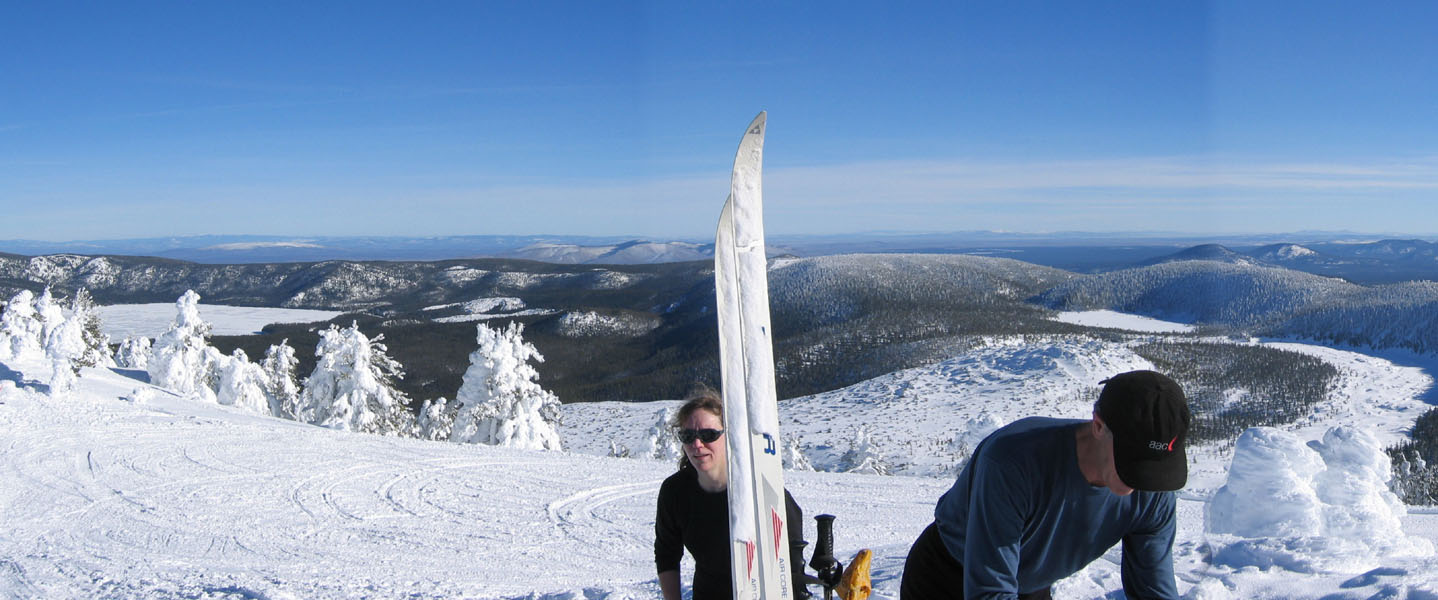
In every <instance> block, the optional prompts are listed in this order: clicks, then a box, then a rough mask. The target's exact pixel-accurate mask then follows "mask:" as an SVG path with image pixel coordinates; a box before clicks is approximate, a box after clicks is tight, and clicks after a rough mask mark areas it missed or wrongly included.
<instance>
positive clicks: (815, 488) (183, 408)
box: [0, 340, 1438, 599]
mask: <svg viewBox="0 0 1438 600" xmlns="http://www.w3.org/2000/svg"><path fill="white" fill-rule="evenodd" d="M1333 360H1336V361H1344V362H1345V363H1346V364H1344V365H1342V367H1341V368H1342V369H1344V373H1345V377H1346V378H1347V379H1345V381H1346V382H1351V383H1353V385H1352V386H1351V387H1342V388H1341V389H1342V390H1348V391H1344V392H1341V393H1340V396H1338V397H1336V398H1335V401H1334V404H1333V406H1331V407H1329V408H1330V409H1331V410H1326V411H1324V412H1321V413H1320V414H1319V417H1317V418H1316V419H1315V420H1314V421H1312V422H1308V423H1305V424H1303V425H1302V426H1301V427H1299V428H1296V429H1297V431H1299V433H1300V434H1301V435H1308V433H1309V432H1313V431H1319V433H1320V435H1321V430H1322V429H1324V422H1325V421H1327V422H1328V424H1338V423H1339V422H1344V423H1348V424H1356V425H1359V426H1363V425H1365V424H1368V423H1372V424H1373V425H1374V426H1373V427H1372V429H1373V430H1374V433H1375V434H1379V435H1384V436H1390V435H1393V434H1392V433H1391V432H1387V431H1381V430H1386V429H1388V428H1390V427H1392V425H1391V421H1388V420H1385V419H1383V418H1380V417H1384V416H1385V415H1391V414H1392V413H1393V412H1394V410H1399V411H1406V410H1409V409H1410V405H1411V404H1412V403H1414V402H1417V400H1416V398H1417V397H1419V395H1421V394H1423V393H1425V390H1426V388H1427V386H1429V385H1431V378H1428V377H1427V376H1426V375H1424V374H1422V373H1421V372H1419V373H1417V374H1416V375H1414V374H1413V370H1412V369H1410V368H1408V367H1399V366H1396V365H1393V364H1392V363H1389V362H1388V361H1384V360H1380V359H1371V358H1368V357H1359V356H1358V355H1351V353H1335V354H1334V355H1333ZM1131 366H1141V365H1139V364H1138V363H1137V362H1135V358H1134V357H1133V356H1132V355H1131V354H1126V351H1125V350H1124V349H1123V348H1121V347H1114V346H1105V345H1085V344H1076V345H1073V346H1065V345H1063V344H1050V345H1032V346H1026V345H1022V344H1016V343H1012V342H1009V341H1004V340H996V341H995V343H994V344H992V345H991V346H990V347H989V348H987V349H985V350H982V351H980V352H977V353H974V354H973V355H970V356H965V357H960V358H955V359H953V360H950V361H946V362H945V363H941V364H940V365H936V366H934V367H931V368H927V369H915V370H911V371H905V372H901V373H896V374H893V375H890V376H886V377H883V378H879V379H876V380H873V381H869V382H865V383H862V384H859V385H857V386H854V387H852V388H849V389H847V390H841V391H837V392H831V393H829V394H824V395H819V396H813V397H809V398H803V399H798V400H794V401H790V402H786V403H785V406H784V407H783V408H782V409H781V414H784V415H785V419H786V421H785V423H784V426H785V427H788V428H789V429H787V430H786V431H788V432H792V433H797V434H800V438H799V439H801V440H802V441H803V444H805V445H809V446H814V447H812V448H808V450H810V451H813V450H816V449H817V446H821V445H825V446H828V447H830V448H834V449H837V450H842V449H843V448H841V447H840V446H842V445H843V444H845V443H846V442H847V440H848V439H850V438H851V437H852V436H853V431H854V428H855V427H857V425H858V423H868V425H869V430H870V431H871V433H872V436H873V437H874V438H875V439H876V440H877V441H878V446H879V447H880V449H881V450H882V449H883V448H886V447H887V448H910V449H912V450H911V451H912V452H914V453H915V454H916V455H921V454H923V453H924V452H926V451H927V450H926V448H927V447H929V446H931V445H933V444H937V443H938V442H939V440H940V439H941V438H943V437H945V436H953V437H955V438H957V437H961V436H962V435H963V434H964V433H966V432H965V431H964V428H965V427H967V426H968V424H969V423H971V422H973V423H976V425H982V424H983V423H982V422H981V421H982V420H981V419H973V418H972V417H973V416H975V415H978V414H980V413H988V414H990V415H995V416H996V418H997V419H999V420H1002V421H1004V422H1007V421H1010V420H1012V419H1014V418H1017V417H1019V416H1023V415H1026V414H1057V415H1059V416H1081V415H1079V414H1076V413H1081V412H1082V409H1083V406H1082V405H1081V403H1076V402H1075V400H1074V399H1073V398H1072V396H1073V395H1074V394H1075V393H1076V391H1077V390H1080V389H1082V388H1083V387H1085V386H1089V385H1092V384H1093V383H1094V382H1093V381H1091V379H1092V378H1093V377H1095V376H1098V375H1099V374H1101V373H1102V374H1109V373H1107V371H1110V370H1113V369H1117V368H1128V367H1131ZM48 375H49V367H48V365H25V364H20V365H6V366H5V367H4V368H0V484H3V485H0V598H32V597H43V598H275V599H278V598H397V597H404V598H530V597H533V598H573V599H579V598H585V599H592V598H609V599H622V598H654V597H657V596H658V590H657V586H656V585H655V582H654V566H653V556H652V550H651V543H652V532H653V514H654V498H655V494H656V492H657V489H658V485H659V482H660V481H661V480H662V479H663V478H664V477H665V476H667V475H668V474H669V473H670V472H672V470H673V463H672V462H667V461H653V460H643V459H632V458H630V459H616V458H605V457H601V456H591V455H586V454H583V452H591V451H593V452H597V453H603V452H607V450H608V447H609V446H608V438H610V437H611V436H612V437H613V438H615V439H619V440H622V441H626V442H625V443H626V444H627V445H629V446H630V447H638V446H639V445H640V443H641V439H642V438H643V437H644V435H645V432H646V431H647V429H648V427H650V426H651V425H653V424H654V421H655V420H656V416H657V415H656V413H657V412H658V411H659V410H660V409H662V408H663V406H662V405H659V404H649V405H630V406H628V407H616V406H615V405H569V406H566V408H565V410H566V414H565V420H566V427H565V430H564V435H565V442H566V445H567V447H569V448H571V450H572V451H571V452H537V451H515V450H505V449H502V448H494V447H487V446H462V445H455V444H448V443H435V442H423V441H418V440H407V439H395V438H384V437H377V436H371V435H362V434H347V433H340V432H333V431H329V430H325V429H320V428H317V427H311V426H306V425H300V424H297V423H293V422H288V421H282V420H277V419H271V418H266V417H256V416H252V415H247V414H243V413H240V412H238V411H234V410H231V409H228V408H225V407H220V406H217V405H208V404H201V403H197V402H195V401H193V400H189V399H184V398H179V397H176V396H174V395H172V394H169V393H167V392H164V391H161V390H157V389H154V388H151V387H149V386H148V385H146V384H144V383H141V382H140V381H138V380H137V378H142V377H143V376H142V375H141V374H138V373H133V372H115V371H110V370H97V369H87V370H85V371H84V372H83V374H82V376H81V378H80V379H79V385H78V388H77V389H76V390H75V391H74V392H73V393H71V394H69V395H67V396H64V397H50V396H48V395H47V394H46V393H45V392H46V391H47V387H46V386H45V385H44V384H43V382H44V381H46V380H47V378H48ZM5 381H9V382H11V383H4V382H5ZM1364 381H1368V382H1389V383H1387V384H1385V385H1388V386H1389V387H1386V388H1383V389H1381V390H1377V391H1374V392H1373V393H1375V394H1381V395H1382V397H1373V398H1370V397H1367V396H1359V394H1365V393H1368V390H1372V389H1374V388H1372V386H1367V387H1365V386H1363V385H1361V383H1362V382H1364ZM1393 382H1403V383H1402V384H1401V385H1395V384H1394V383H1393ZM1030 400H1036V401H1039V402H1038V404H1034V403H1033V402H1030ZM1376 400H1382V402H1375V401H1376ZM1350 409H1351V410H1350ZM913 411H920V412H918V413H914V412H913ZM906 415H908V416H906ZM825 417H827V418H828V419H829V420H828V421H824V420H823V419H824V418H825ZM796 418H797V419H798V420H797V421H796V420H793V419H796ZM1330 418H1331V419H1332V420H1331V421H1330V420H1329V419H1330ZM1355 419H1357V420H1358V421H1357V422H1355ZM1365 419H1371V421H1369V420H1365ZM799 422H803V423H805V424H804V425H802V426H801V425H799V424H798V423H799ZM601 432H603V433H601ZM1305 439H1312V436H1309V437H1307V438H1305ZM596 442H598V443H603V447H602V449H600V448H599V447H597V446H593V444H595V443H596ZM890 444H892V445H890ZM814 455H815V457H816V458H818V459H820V460H818V461H816V462H822V460H824V459H825V458H824V457H825V456H830V455H826V454H824V453H822V452H814ZM1193 456H1194V460H1195V461H1196V462H1195V465H1194V467H1195V477H1194V480H1193V484H1194V485H1192V486H1190V489H1189V490H1187V491H1186V492H1185V493H1184V494H1183V495H1182V496H1181V501H1180V505H1179V506H1180V508H1179V523H1180V529H1179V532H1178V542H1177V544H1176V546H1175V555H1176V567H1177V571H1178V574H1179V588H1180V590H1181V591H1183V592H1185V593H1186V594H1188V595H1189V596H1190V597H1193V598H1201V599H1215V598H1319V597H1327V598H1369V597H1389V598H1405V597H1406V598H1410V599H1412V598H1438V575H1435V573H1438V560H1435V559H1434V558H1432V557H1421V556H1420V557H1397V558H1384V559H1382V560H1381V561H1379V562H1378V563H1377V565H1376V566H1375V565H1374V564H1373V562H1372V561H1371V560H1363V561H1355V563H1354V565H1355V567H1354V568H1356V569H1361V570H1359V571H1356V572H1353V571H1346V570H1343V569H1338V570H1328V571H1322V572H1313V573H1296V572H1291V571H1286V570H1283V569H1281V568H1266V569H1265V568H1259V567H1257V566H1247V567H1244V566H1240V567H1239V568H1234V567H1232V566H1214V565H1211V564H1209V563H1208V562H1206V558H1207V554H1206V553H1207V552H1208V548H1207V547H1206V546H1205V543H1206V542H1208V541H1209V540H1208V536H1206V535H1205V534H1204V529H1203V518H1204V517H1203V513H1204V509H1205V506H1206V502H1207V500H1208V499H1209V498H1210V497H1211V495H1212V493H1213V491H1214V490H1215V489H1216V488H1217V486H1219V485H1221V484H1222V483H1223V474H1224V472H1225V471H1226V468H1227V464H1226V462H1223V461H1224V460H1225V459H1224V458H1223V457H1222V456H1221V455H1217V454H1215V453H1209V452H1203V451H1199V452H1195V453H1194V454H1193ZM910 462H913V463H914V464H915V466H914V468H915V469H916V470H918V471H923V470H929V469H933V470H940V467H941V465H940V464H939V463H938V462H937V461H935V462H926V461H922V460H917V458H916V459H915V460H912V461H910ZM786 481H787V482H788V485H789V488H790V490H791V492H792V493H793V495H794V496H795V498H796V499H797V500H798V502H799V503H800V504H801V505H802V506H803V507H804V509H805V512H806V519H805V520H806V523H805V527H806V537H807V538H808V539H810V540H812V539H813V535H814V532H813V524H812V523H813V522H812V518H811V517H812V516H813V515H815V514H818V513H821V512H828V513H832V514H835V515H838V525H837V532H838V540H837V544H836V550H837V551H838V553H839V554H844V555H845V556H844V558H847V555H848V554H850V553H852V552H853V551H855V550H857V549H858V548H859V547H861V546H865V547H870V548H873V549H874V551H875V554H876V556H875V563H874V577H875V597H876V598H896V597H897V590H898V583H899V577H900V575H901V572H902V566H903V560H904V556H905V553H906V552H907V550H908V546H909V544H910V543H912V541H913V539H914V537H915V536H916V535H917V534H918V532H919V531H920V530H921V529H922V528H923V527H924V526H925V525H927V523H928V522H929V520H930V519H931V515H932V510H933V505H934V502H935V500H936V499H937V498H938V496H939V495H940V494H942V493H943V491H944V490H946V489H947V488H948V486H949V484H950V483H951V482H952V478H951V476H950V475H948V474H938V476H935V477H903V476H893V477H886V476H876V475H863V474H838V473H810V472H791V473H788V474H786ZM1404 525H1405V530H1406V531H1407V532H1408V533H1410V534H1420V535H1422V536H1424V537H1427V538H1429V539H1433V538H1435V537H1438V533H1435V532H1438V515H1435V514H1430V513H1419V514H1410V515H1409V516H1408V517H1407V518H1406V521H1405V523H1404ZM1117 558H1118V553H1117V551H1114V552H1110V553H1109V555H1108V556H1107V557H1106V558H1105V559H1104V560H1100V561H1097V562H1096V563H1094V564H1093V565H1092V566H1090V568H1088V569H1086V570H1085V571H1084V572H1081V573H1080V574H1078V575H1076V576H1074V577H1072V578H1070V579H1068V580H1065V581H1064V582H1061V584H1060V585H1059V586H1058V588H1057V589H1056V590H1055V591H1056V596H1058V597H1073V598H1097V597H1113V596H1111V593H1112V592H1114V591H1115V590H1118V589H1119V588H1120V586H1121V584H1120V581H1119V571H1118V567H1117ZM685 564H686V567H685V568H686V571H687V569H688V568H689V566H688V559H686V561H685ZM688 579H689V574H688V573H687V572H686V573H685V574H684V580H685V581H688Z"/></svg>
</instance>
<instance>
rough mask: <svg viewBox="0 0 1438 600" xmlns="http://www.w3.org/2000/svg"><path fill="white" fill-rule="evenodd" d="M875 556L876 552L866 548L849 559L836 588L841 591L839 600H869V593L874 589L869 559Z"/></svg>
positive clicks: (835, 589)
mask: <svg viewBox="0 0 1438 600" xmlns="http://www.w3.org/2000/svg"><path fill="white" fill-rule="evenodd" d="M873 558H874V553H873V552H870V551H869V550H868V549H867V548H865V549H863V550H860V551H859V553H858V554H855V555H854V559H853V560H851V561H849V566H848V567H846V568H845V569H844V574H843V576H841V577H839V585H838V586H837V587H835V588H834V591H836V592H838V593H839V600H868V598H869V594H870V593H872V592H873V591H874V586H873V583H872V582H870V581H869V561H870V560H872V559H873Z"/></svg>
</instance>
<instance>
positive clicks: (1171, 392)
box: [1098, 371, 1189, 492]
mask: <svg viewBox="0 0 1438 600" xmlns="http://www.w3.org/2000/svg"><path fill="white" fill-rule="evenodd" d="M1099 383H1101V384H1103V391H1102V392H1101V393H1099V396H1098V416H1099V418H1100V419H1103V422H1104V423H1105V424H1106V425H1107V426H1108V428H1109V430H1110V431H1112V432H1113V464H1114V468H1115V469H1116V470H1117V471H1118V477H1119V479H1122V480H1123V483H1124V485H1127V486H1129V487H1131V488H1133V489H1136V490H1144V491H1150V492H1170V491H1173V490H1177V489H1180V488H1182V487H1183V485H1184V484H1185V483H1187V482H1188V455H1187V454H1186V453H1185V452H1184V449H1183V447H1184V442H1185V441H1187V439H1188V422H1189V414H1188V399H1187V398H1186V397H1184V395H1183V389H1182V388H1180V387H1179V386H1178V384H1177V383H1175V382H1174V381H1173V380H1172V379H1169V378H1168V377H1166V376H1164V375H1163V374H1161V373H1156V372H1154V371H1129V372H1128V373H1121V374H1119V375H1115V376H1113V377H1110V378H1108V379H1105V380H1103V381H1100V382H1099Z"/></svg>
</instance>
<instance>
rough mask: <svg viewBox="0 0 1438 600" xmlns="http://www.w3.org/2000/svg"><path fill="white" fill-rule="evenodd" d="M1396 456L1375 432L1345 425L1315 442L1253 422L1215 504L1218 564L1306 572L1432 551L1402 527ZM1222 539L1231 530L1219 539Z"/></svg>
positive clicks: (1211, 523) (1211, 513)
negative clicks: (1392, 486) (1393, 486)
mask: <svg viewBox="0 0 1438 600" xmlns="http://www.w3.org/2000/svg"><path fill="white" fill-rule="evenodd" d="M1390 469H1391V465H1390V464H1389V458H1388V456H1387V455H1386V454H1385V453H1384V452H1383V450H1382V449H1381V448H1380V447H1379V445H1378V442H1377V441H1376V440H1374V438H1373V437H1372V436H1371V435H1369V434H1368V433H1366V432H1364V431H1362V430H1360V429H1356V428H1352V427H1348V426H1339V427H1334V428H1332V429H1329V430H1328V432H1327V433H1325V434H1324V436H1323V439H1322V440H1321V441H1312V442H1309V443H1307V444H1304V443H1303V442H1301V441H1300V440H1299V439H1298V438H1297V437H1296V436H1294V435H1293V434H1291V433H1288V432H1285V431H1281V430H1278V429H1274V428H1270V427H1254V428H1250V429H1249V430H1247V431H1245V432H1244V433H1243V435H1241V436H1239V438H1238V441H1237V442H1236V443H1235V445H1234V454H1233V464H1232V466H1231V467H1230V468H1229V472H1228V482H1227V483H1226V484H1225V485H1224V486H1223V487H1221V488H1219V490H1218V492H1217V493H1215V494H1214V497H1213V500H1212V501H1210V502H1209V504H1208V514H1207V525H1206V528H1207V530H1208V532H1209V534H1211V535H1213V536H1215V538H1216V539H1214V540H1213V541H1215V542H1228V543H1215V547H1216V548H1217V552H1216V553H1215V555H1214V559H1215V562H1217V563H1219V564H1223V565H1227V566H1230V567H1234V568H1243V567H1249V566H1256V567H1259V568H1269V567H1275V566H1276V567H1280V568H1284V569H1288V570H1292V571H1299V572H1322V571H1337V572H1348V571H1362V570H1366V569H1369V568H1372V565H1373V564H1375V559H1377V558H1378V557H1384V556H1394V555H1419V556H1426V555H1431V554H1432V553H1433V545H1432V543H1431V542H1428V541H1427V540H1424V539H1421V538H1409V537H1407V536H1406V535H1405V534H1404V532H1403V530H1402V523H1401V521H1400V519H1401V517H1402V516H1403V515H1404V514H1405V513H1406V509H1405V508H1404V507H1403V505H1402V503H1401V502H1399V500H1398V497H1397V496H1396V495H1394V494H1393V492H1392V491H1390V490H1389V489H1388V481H1389V479H1390V478H1391V477H1392V473H1391V471H1390ZM1220 536H1222V537H1220Z"/></svg>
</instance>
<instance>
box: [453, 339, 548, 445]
mask: <svg viewBox="0 0 1438 600" xmlns="http://www.w3.org/2000/svg"><path fill="white" fill-rule="evenodd" d="M477 330H478V334H477V336H478V340H479V349H477V350H475V351H474V353H472V354H470V355H469V363H470V364H469V369H468V370H467V371H465V373H464V383H463V384H462V385H461V386H460V388H459V395H458V397H456V398H455V400H456V401H457V402H459V411H458V414H457V415H456V417H455V421H454V428H453V430H452V431H451V432H450V438H449V439H450V441H452V442H459V443H468V444H476V443H478V444H490V445H496V446H511V447H516V448H532V449H543V450H559V449H560V442H559V427H558V426H559V419H560V414H559V399H558V398H557V397H555V395H554V394H552V393H550V392H548V391H546V390H545V389H544V388H542V387H540V386H539V383H538V382H537V379H539V372H538V371H535V370H534V367H532V366H530V365H529V361H530V360H534V361H538V362H542V361H543V360H544V357H543V356H542V355H540V354H539V351H538V350H537V349H535V347H534V346H533V345H532V344H529V343H527V342H525V341H524V338H523V337H522V335H521V334H522V333H523V331H524V328H523V327H522V326H520V325H519V324H518V323H510V324H509V326H508V327H506V328H503V329H491V328H489V327H488V326H486V325H484V324H480V325H478V326H477Z"/></svg>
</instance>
